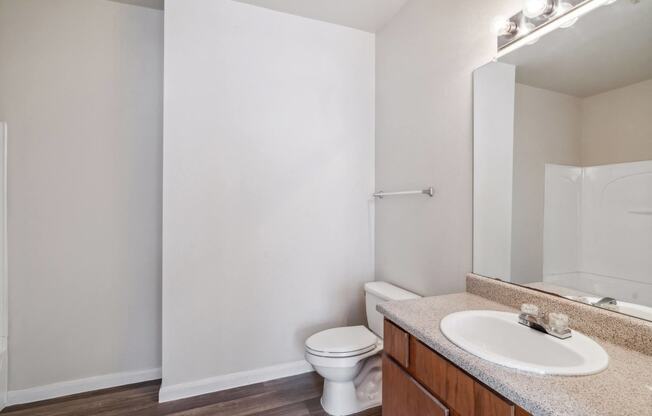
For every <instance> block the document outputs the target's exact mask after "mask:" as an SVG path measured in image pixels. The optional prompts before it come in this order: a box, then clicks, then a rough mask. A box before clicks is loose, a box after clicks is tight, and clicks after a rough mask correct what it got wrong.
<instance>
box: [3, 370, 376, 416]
mask: <svg viewBox="0 0 652 416" xmlns="http://www.w3.org/2000/svg"><path fill="white" fill-rule="evenodd" d="M159 385H160V382H159V381H153V382H148V383H141V384H134V385H131V386H124V387H117V388H114V389H107V390H99V391H96V392H90V393H83V394H78V395H75V396H69V397H62V398H60V399H54V400H47V401H43V402H39V403H32V404H28V405H20V406H13V407H10V408H7V409H5V410H4V411H3V412H2V415H5V414H7V415H11V416H28V415H29V416H89V415H100V416H127V415H129V416H135V415H138V416H141V415H142V416H163V415H165V416H169V415H189V416H208V415H210V416H245V415H246V416H249V415H256V416H316V415H318V416H325V415H326V413H325V412H324V411H323V410H322V408H321V405H320V404H319V398H320V396H321V389H322V385H323V382H322V379H321V377H319V376H318V375H316V374H315V373H308V374H303V375H300V376H295V377H288V378H284V379H279V380H273V381H268V382H266V383H260V384H254V385H251V386H246V387H240V388H237V389H232V390H226V391H221V392H218V393H212V394H206V395H203V396H198V397H193V398H190V399H185V400H178V401H175V402H170V403H163V404H159V403H158V389H159ZM359 415H360V416H381V410H380V408H377V409H372V410H368V411H366V412H363V413H360V414H359Z"/></svg>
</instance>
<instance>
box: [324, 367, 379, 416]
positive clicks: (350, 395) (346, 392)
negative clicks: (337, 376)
mask: <svg viewBox="0 0 652 416" xmlns="http://www.w3.org/2000/svg"><path fill="white" fill-rule="evenodd" d="M381 365H382V364H381V358H380V355H375V356H373V357H369V358H368V359H367V360H366V362H365V364H364V366H363V367H362V370H361V371H360V374H358V376H357V377H356V378H355V379H354V380H352V381H330V380H324V393H323V395H322V397H321V405H322V407H323V408H324V411H326V413H328V414H329V415H331V416H348V415H351V414H354V413H358V412H362V411H363V410H366V409H370V408H372V407H378V406H380V405H381V404H382V372H381V371H382V370H381V368H382V367H381Z"/></svg>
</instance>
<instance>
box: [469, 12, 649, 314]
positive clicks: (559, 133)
mask: <svg viewBox="0 0 652 416" xmlns="http://www.w3.org/2000/svg"><path fill="white" fill-rule="evenodd" d="M650 22H652V1H642V2H632V1H630V0H618V1H616V2H615V3H611V4H608V5H606V6H604V7H599V8H597V9H595V10H593V11H591V12H590V13H588V14H586V15H584V16H582V18H581V19H579V21H577V22H576V23H575V24H574V25H573V26H571V27H568V28H560V29H557V30H554V31H552V32H551V33H549V34H547V35H545V36H543V37H541V38H540V39H538V42H535V43H531V44H529V45H526V46H523V47H521V48H519V49H516V50H514V51H511V52H509V53H507V54H505V55H503V56H500V57H499V58H498V59H497V61H495V62H491V63H488V64H487V65H485V66H483V67H480V68H478V69H477V70H476V71H475V73H474V237H473V240H474V241H473V245H474V250H473V270H474V273H476V274H478V275H483V276H487V277H493V278H499V279H502V280H505V281H508V282H512V283H516V284H519V285H523V286H527V287H530V288H536V289H539V290H543V291H547V292H552V293H555V294H558V295H561V296H565V297H567V298H569V299H572V300H576V301H580V302H583V303H587V304H589V305H594V306H600V307H603V308H606V309H611V310H613V311H616V312H621V313H625V314H629V315H633V316H636V317H639V318H643V319H647V320H651V321H652V24H650Z"/></svg>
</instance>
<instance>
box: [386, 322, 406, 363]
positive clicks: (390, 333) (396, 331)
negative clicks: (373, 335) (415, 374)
mask: <svg viewBox="0 0 652 416" xmlns="http://www.w3.org/2000/svg"><path fill="white" fill-rule="evenodd" d="M383 349H384V350H385V353H387V355H389V356H390V357H392V358H393V359H395V360H396V362H398V363H399V364H400V365H402V366H403V367H404V368H407V367H408V365H409V363H410V335H409V334H408V333H407V332H405V331H403V330H402V329H401V328H399V327H397V326H396V325H394V324H393V323H391V322H390V321H388V320H387V319H385V326H384V328H383Z"/></svg>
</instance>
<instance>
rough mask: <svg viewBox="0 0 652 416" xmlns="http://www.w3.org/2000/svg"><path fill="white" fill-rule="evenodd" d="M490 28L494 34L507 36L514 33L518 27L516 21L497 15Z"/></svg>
mask: <svg viewBox="0 0 652 416" xmlns="http://www.w3.org/2000/svg"><path fill="white" fill-rule="evenodd" d="M491 26H492V28H493V31H494V33H495V34H496V36H508V35H512V34H514V33H516V30H517V29H518V27H517V26H516V23H514V22H512V21H511V20H509V19H507V18H505V17H503V16H497V17H496V18H495V19H494V20H493V22H492V25H491Z"/></svg>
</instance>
